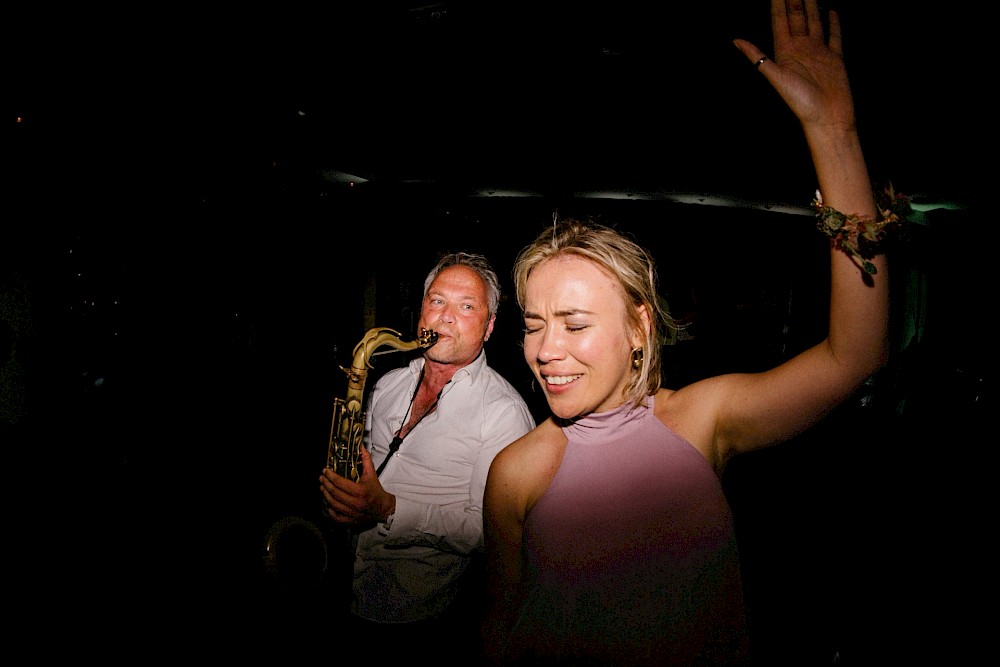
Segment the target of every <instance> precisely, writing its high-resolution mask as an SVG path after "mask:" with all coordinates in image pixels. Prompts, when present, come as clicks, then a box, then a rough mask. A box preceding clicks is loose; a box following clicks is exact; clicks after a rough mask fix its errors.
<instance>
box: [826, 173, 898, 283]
mask: <svg viewBox="0 0 1000 667" xmlns="http://www.w3.org/2000/svg"><path fill="white" fill-rule="evenodd" d="M875 199H876V202H875V203H876V210H877V211H878V212H877V213H876V215H875V218H874V219H873V218H869V217H867V216H861V215H854V214H852V215H844V214H843V213H841V212H840V211H838V210H837V209H834V208H830V207H829V206H824V205H823V197H822V195H821V194H820V192H819V190H817V191H816V198H815V199H813V202H812V205H813V208H815V209H816V228H817V229H819V230H820V231H821V232H823V233H824V234H826V235H827V236H829V237H830V238H831V239H833V246H834V247H835V248H839V249H840V250H843V251H844V252H846V253H847V255H848V256H849V257H850V258H851V259H852V260H853V261H854V263H855V264H857V265H858V266H859V267H861V270H863V271H864V272H865V273H867V274H869V275H875V273H877V269H876V268H875V265H874V264H873V263H872V262H870V261H869V260H870V259H871V258H873V257H874V256H875V255H877V254H878V252H879V250H881V248H882V245H883V243H884V242H885V240H886V238H887V237H888V236H889V234H890V232H893V231H896V230H897V229H898V228H899V227H900V226H901V225H902V224H903V222H904V221H905V220H906V215H907V214H908V213H909V212H910V210H911V209H910V198H909V197H907V196H906V195H903V194H900V193H897V192H896V191H895V190H893V187H892V184H891V183H890V184H889V185H887V186H886V187H885V189H884V191H883V194H882V195H876V197H875Z"/></svg>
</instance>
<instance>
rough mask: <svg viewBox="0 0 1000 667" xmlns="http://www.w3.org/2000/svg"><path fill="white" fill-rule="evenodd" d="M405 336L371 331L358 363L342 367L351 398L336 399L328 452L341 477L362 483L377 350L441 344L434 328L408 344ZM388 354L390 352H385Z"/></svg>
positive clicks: (331, 465) (358, 353)
mask: <svg viewBox="0 0 1000 667" xmlns="http://www.w3.org/2000/svg"><path fill="white" fill-rule="evenodd" d="M401 336H402V334H400V333H399V332H398V331H395V330H393V329H389V328H387V327H374V328H372V329H369V330H368V332H367V333H366V334H365V335H364V337H363V338H362V339H361V341H360V342H359V343H358V344H357V345H356V346H355V347H354V361H353V362H352V363H351V367H350V368H346V367H344V366H341V367H340V369H341V370H342V371H344V373H346V374H347V396H346V397H345V398H335V399H333V423H332V424H331V425H330V446H329V447H328V448H327V452H326V465H327V467H328V468H330V470H333V471H334V472H335V473H337V474H338V475H340V476H341V477H347V478H348V479H351V480H354V481H355V482H356V481H358V478H359V477H361V448H362V447H363V446H364V445H363V444H362V439H363V438H364V434H365V412H364V407H363V399H364V393H365V380H366V379H367V377H368V370H369V369H371V368H373V366H372V363H371V358H372V357H373V356H375V350H377V349H379V348H380V347H383V346H385V345H388V346H390V347H392V348H393V349H392V350H389V352H405V351H409V350H416V349H418V348H420V349H426V348H428V347H430V346H431V345H433V344H434V343H436V342H437V339H438V335H437V333H436V332H434V331H432V330H430V329H421V330H420V335H419V336H417V337H416V338H415V339H413V340H411V341H404V340H402V338H401ZM381 354H386V353H384V352H383V353H381Z"/></svg>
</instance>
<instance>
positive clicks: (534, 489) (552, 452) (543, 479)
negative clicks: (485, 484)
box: [490, 417, 566, 506]
mask: <svg viewBox="0 0 1000 667" xmlns="http://www.w3.org/2000/svg"><path fill="white" fill-rule="evenodd" d="M564 451H566V436H565V435H564V434H563V432H562V429H561V428H560V427H559V425H558V424H556V423H555V422H554V421H553V420H552V418H551V417H549V418H548V419H546V420H545V421H543V422H542V423H541V424H539V425H538V426H536V427H535V428H533V429H532V430H530V431H528V432H527V433H525V434H524V435H523V436H521V437H520V438H518V439H517V440H515V441H514V442H512V443H510V444H509V445H507V446H506V447H505V448H504V449H502V450H501V451H500V453H499V454H497V455H496V458H495V459H493V465H492V466H490V478H491V481H493V482H494V483H500V484H503V485H504V486H509V487H517V488H519V489H520V493H523V494H524V497H525V499H526V502H527V504H528V506H530V505H532V504H534V500H535V499H537V498H539V497H540V496H541V494H542V493H544V491H545V489H546V488H548V485H549V482H550V481H552V477H553V476H555V474H556V471H557V470H559V464H560V463H562V457H563V452H564Z"/></svg>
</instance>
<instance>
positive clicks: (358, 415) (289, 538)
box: [263, 327, 438, 599]
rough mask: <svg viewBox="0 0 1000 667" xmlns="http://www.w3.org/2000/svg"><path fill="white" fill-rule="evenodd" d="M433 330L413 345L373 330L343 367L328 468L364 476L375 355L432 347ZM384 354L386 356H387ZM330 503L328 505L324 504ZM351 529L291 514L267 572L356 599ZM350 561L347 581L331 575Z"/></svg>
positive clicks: (274, 542)
mask: <svg viewBox="0 0 1000 667" xmlns="http://www.w3.org/2000/svg"><path fill="white" fill-rule="evenodd" d="M437 339H438V335H437V333H435V332H434V331H432V330H429V329H421V331H420V335H419V336H418V337H417V338H416V339H414V340H412V341H404V340H402V338H401V334H400V333H399V332H398V331H394V330H392V329H388V328H385V327H375V328H373V329H369V330H368V332H367V333H366V334H365V335H364V337H363V338H362V339H361V342H359V343H358V344H357V346H356V347H355V348H354V361H353V362H352V364H351V367H350V368H345V367H343V366H341V367H340V369H341V370H342V371H344V373H346V374H347V395H346V397H345V398H335V399H334V401H333V423H332V425H331V427H330V446H329V448H328V449H327V454H326V462H327V466H328V467H329V468H330V469H331V470H333V471H334V472H336V473H337V474H339V475H341V476H343V477H347V478H349V479H352V480H354V481H357V480H358V478H359V477H361V448H362V447H363V446H364V445H363V443H362V439H363V438H364V431H365V413H364V409H363V408H362V402H363V398H364V391H365V380H366V379H367V377H368V370H369V369H371V368H372V363H371V359H372V357H373V356H375V351H376V350H377V349H379V348H380V347H382V346H384V345H388V346H390V347H392V348H394V349H393V350H389V351H388V352H394V351H407V350H416V349H418V348H420V349H426V348H428V347H430V346H431V345H433V344H434V343H436V342H437ZM381 354H386V352H383V353H381ZM323 504H324V505H325V504H326V501H325V500H324V501H323ZM350 538H351V535H350V531H345V532H342V533H337V532H336V531H332V530H331V529H330V528H329V527H328V526H326V525H325V522H323V521H320V522H318V523H317V522H314V521H310V520H309V519H306V518H303V517H299V516H286V517H284V518H282V519H281V520H279V521H277V522H275V523H274V524H272V525H271V527H270V529H269V530H268V531H267V535H266V536H265V538H264V550H263V561H264V568H265V570H266V572H268V573H269V574H270V575H271V576H272V578H273V580H274V581H275V582H276V583H277V584H278V586H279V590H285V591H289V592H292V593H295V592H304V591H307V590H314V589H315V587H317V586H328V587H329V586H341V585H342V586H344V587H345V588H344V589H343V590H340V591H335V592H336V593H337V594H338V595H340V594H341V593H345V592H346V593H345V594H346V595H347V599H350V595H349V593H350V581H351V575H352V573H353V547H349V545H350ZM338 559H346V560H344V561H343V562H342V563H340V564H341V565H342V566H343V567H342V568H340V567H337V568H333V569H334V571H335V572H340V570H341V569H342V570H343V572H344V573H346V575H345V579H344V582H342V583H341V581H340V579H339V578H333V577H332V575H329V574H328V570H329V569H330V567H329V565H330V561H331V560H338Z"/></svg>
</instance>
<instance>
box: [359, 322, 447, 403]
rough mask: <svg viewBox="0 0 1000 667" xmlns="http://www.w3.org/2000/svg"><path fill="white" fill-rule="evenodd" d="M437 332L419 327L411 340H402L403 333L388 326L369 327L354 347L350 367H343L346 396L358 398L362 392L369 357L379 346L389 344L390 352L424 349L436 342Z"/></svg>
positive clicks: (370, 363)
mask: <svg viewBox="0 0 1000 667" xmlns="http://www.w3.org/2000/svg"><path fill="white" fill-rule="evenodd" d="M437 339H438V335H437V332H435V331H433V330H431V329H421V330H420V335H419V336H417V337H416V338H414V339H413V340H409V341H406V340H403V335H402V334H401V333H399V332H398V331H396V330H395V329H390V328H388V327H374V328H372V329H369V330H368V332H367V333H365V335H364V337H362V339H361V341H360V342H359V343H358V344H357V345H356V346H355V347H354V361H353V362H352V364H351V368H350V369H347V368H345V369H344V372H345V373H347V380H348V383H347V387H348V396H349V397H354V398H357V399H359V400H360V398H361V394H362V393H363V392H364V386H365V378H366V377H367V376H368V370H369V369H370V368H373V366H372V362H371V358H372V357H373V356H375V351H376V350H378V349H379V348H380V347H384V346H389V347H391V348H393V349H392V350H391V351H392V352H406V351H409V350H416V349H426V348H428V347H430V346H432V345H433V344H434V343H436V342H437Z"/></svg>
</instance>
